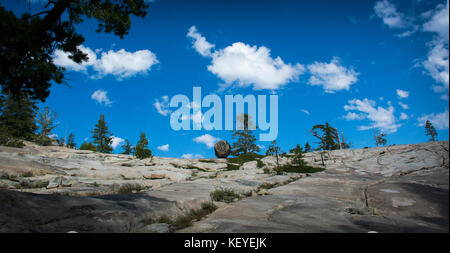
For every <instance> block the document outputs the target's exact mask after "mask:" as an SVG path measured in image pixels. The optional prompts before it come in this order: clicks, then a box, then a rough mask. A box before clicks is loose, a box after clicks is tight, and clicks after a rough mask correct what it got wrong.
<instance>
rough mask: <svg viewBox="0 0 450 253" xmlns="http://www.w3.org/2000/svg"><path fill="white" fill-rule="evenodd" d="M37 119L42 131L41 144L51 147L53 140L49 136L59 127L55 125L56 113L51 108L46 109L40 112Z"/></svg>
mask: <svg viewBox="0 0 450 253" xmlns="http://www.w3.org/2000/svg"><path fill="white" fill-rule="evenodd" d="M37 119H38V120H37V122H38V124H39V125H40V129H41V133H40V138H39V143H40V144H41V145H50V144H51V140H50V138H49V137H48V136H49V135H50V133H51V131H52V130H53V129H54V128H55V127H57V126H58V125H57V124H55V119H56V113H55V112H53V111H52V110H50V108H48V107H45V108H44V110H39V111H38V117H37ZM62 143H64V142H62Z"/></svg>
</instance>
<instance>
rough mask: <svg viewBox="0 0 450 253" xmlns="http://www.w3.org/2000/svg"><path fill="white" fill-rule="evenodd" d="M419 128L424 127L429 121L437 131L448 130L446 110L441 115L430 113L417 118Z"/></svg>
mask: <svg viewBox="0 0 450 253" xmlns="http://www.w3.org/2000/svg"><path fill="white" fill-rule="evenodd" d="M417 120H418V122H419V126H424V125H425V122H426V121H427V120H429V121H430V122H431V124H433V126H434V127H435V128H436V129H438V130H445V129H448V122H449V114H448V109H446V110H445V111H444V112H441V113H431V114H427V115H424V116H422V117H419V118H418V119H417Z"/></svg>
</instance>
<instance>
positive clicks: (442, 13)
mask: <svg viewBox="0 0 450 253" xmlns="http://www.w3.org/2000/svg"><path fill="white" fill-rule="evenodd" d="M448 13H449V9H448V1H447V4H446V5H444V4H439V5H438V6H437V7H436V8H435V10H433V11H432V12H431V13H430V16H431V17H430V19H429V20H428V21H427V22H426V23H425V24H423V26H422V29H423V30H424V31H426V32H435V33H437V34H439V36H440V38H441V39H443V40H446V41H447V42H448V38H449V34H448V22H449V21H448V20H449V15H448Z"/></svg>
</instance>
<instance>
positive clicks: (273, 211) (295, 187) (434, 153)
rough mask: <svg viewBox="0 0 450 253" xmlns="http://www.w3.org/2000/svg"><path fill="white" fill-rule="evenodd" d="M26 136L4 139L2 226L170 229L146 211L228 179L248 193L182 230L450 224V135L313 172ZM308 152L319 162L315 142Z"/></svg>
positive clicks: (203, 197)
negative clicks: (20, 143)
mask: <svg viewBox="0 0 450 253" xmlns="http://www.w3.org/2000/svg"><path fill="white" fill-rule="evenodd" d="M26 144H27V145H26V147H24V148H22V149H18V148H9V147H1V146H0V203H1V205H0V224H1V226H0V232H64V233H66V232H68V231H77V232H80V233H82V232H155V233H157V232H168V231H169V227H168V226H167V224H166V225H164V224H158V223H154V224H149V222H148V221H149V220H153V221H154V220H157V219H158V218H159V217H161V216H168V217H169V218H171V219H175V218H176V217H178V216H180V215H184V214H185V213H187V212H189V211H190V210H191V209H199V208H201V205H202V203H204V202H209V201H211V197H210V193H211V192H213V191H215V190H221V189H222V190H223V189H229V190H232V191H234V192H235V193H237V194H241V195H242V197H243V199H242V200H239V201H237V202H234V203H229V204H227V203H224V202H215V203H217V206H219V209H218V210H216V211H215V212H214V213H212V214H211V215H209V216H208V217H207V218H206V219H203V220H201V221H199V222H196V223H194V226H192V227H189V228H187V229H184V230H182V231H180V232H188V231H191V232H363V233H366V232H369V231H372V232H373V231H375V232H448V213H449V210H448V189H449V159H448V142H430V143H421V144H414V145H398V146H389V147H380V148H371V149H360V150H337V151H332V152H327V153H326V154H325V156H324V162H325V167H326V170H325V171H324V172H320V173H314V174H311V175H310V176H306V175H299V174H288V175H272V174H264V173H263V171H262V169H260V168H257V163H256V162H255V161H252V162H247V163H245V164H244V165H243V166H242V167H241V169H240V170H234V171H227V170H224V168H225V167H226V166H227V161H226V160H225V159H209V160H206V161H205V160H204V159H177V158H163V157H153V158H152V159H143V160H139V159H134V158H133V157H132V156H127V155H115V154H99V153H95V152H91V151H79V150H71V149H67V148H63V147H52V146H49V147H41V146H37V145H35V144H32V143H26ZM305 157H306V160H307V162H308V163H309V164H310V165H314V166H321V164H322V161H321V157H320V154H319V153H317V152H312V153H308V154H306V155H305ZM261 161H262V162H263V163H264V165H265V166H266V167H267V168H273V167H274V166H276V161H275V158H274V157H265V158H263V159H261ZM288 162H289V159H288V158H284V157H280V164H281V165H283V164H287V163H288ZM93 168H94V169H93ZM152 175H154V176H153V179H152ZM156 175H158V176H156ZM162 175H164V177H162ZM155 177H157V178H159V179H157V180H155V179H154V178H155ZM124 186H127V187H124ZM120 193H121V194H120ZM236 200H237V199H236Z"/></svg>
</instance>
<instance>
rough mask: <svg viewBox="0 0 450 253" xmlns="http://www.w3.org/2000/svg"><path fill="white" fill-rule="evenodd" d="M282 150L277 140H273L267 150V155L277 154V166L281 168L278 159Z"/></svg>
mask: <svg viewBox="0 0 450 253" xmlns="http://www.w3.org/2000/svg"><path fill="white" fill-rule="evenodd" d="M280 152H281V148H280V147H278V146H277V141H276V140H273V141H272V144H270V145H269V148H268V149H267V151H266V155H267V156H275V158H276V159H277V168H280V163H279V160H278V154H279V153H280Z"/></svg>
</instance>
